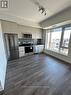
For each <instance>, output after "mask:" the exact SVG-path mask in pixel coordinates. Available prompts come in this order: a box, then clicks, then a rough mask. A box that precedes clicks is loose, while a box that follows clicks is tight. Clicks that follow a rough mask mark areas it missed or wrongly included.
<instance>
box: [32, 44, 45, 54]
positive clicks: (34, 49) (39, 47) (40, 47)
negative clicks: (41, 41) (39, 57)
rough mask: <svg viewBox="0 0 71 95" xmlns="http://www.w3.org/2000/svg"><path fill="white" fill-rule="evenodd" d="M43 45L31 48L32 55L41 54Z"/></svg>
mask: <svg viewBox="0 0 71 95" xmlns="http://www.w3.org/2000/svg"><path fill="white" fill-rule="evenodd" d="M43 49H44V45H34V46H33V51H34V53H41V52H43Z"/></svg>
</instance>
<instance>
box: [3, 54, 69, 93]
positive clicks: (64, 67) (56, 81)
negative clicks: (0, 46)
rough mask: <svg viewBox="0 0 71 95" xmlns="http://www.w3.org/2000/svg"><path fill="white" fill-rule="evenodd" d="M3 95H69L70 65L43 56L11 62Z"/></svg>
mask: <svg viewBox="0 0 71 95" xmlns="http://www.w3.org/2000/svg"><path fill="white" fill-rule="evenodd" d="M4 95H71V65H70V64H66V63H64V62H61V61H59V60H56V59H54V58H52V57H49V56H46V55H44V54H39V55H30V56H26V57H24V58H21V59H18V60H14V61H11V62H9V63H8V66H7V75H6V83H5V91H4Z"/></svg>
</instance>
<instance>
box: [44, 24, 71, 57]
mask: <svg viewBox="0 0 71 95" xmlns="http://www.w3.org/2000/svg"><path fill="white" fill-rule="evenodd" d="M66 27H71V24H68V25H64V26H60V27H56V28H62V33H61V39H60V46H59V50H58V52H59V53H61V49H68V51H69V44H70V39H71V34H70V39H69V44H68V47H65V46H62V44H63V39H64V38H63V37H64V31H65V28H66ZM56 28H52V29H56ZM52 29H50V31H49V32H47V31H46V33H50V41H49V44H50V43H51V33H52V32H54V31H52ZM47 37H48V36H47ZM45 47H46V46H45ZM48 47H50V46H48ZM48 50H52V49H50V48H48ZM52 51H55V50H52ZM68 53H69V52H68ZM61 54H64V55H68V54H65V53H61Z"/></svg>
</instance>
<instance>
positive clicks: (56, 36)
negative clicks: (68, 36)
mask: <svg viewBox="0 0 71 95" xmlns="http://www.w3.org/2000/svg"><path fill="white" fill-rule="evenodd" d="M50 31H51V32H49V33H47V35H48V36H47V37H48V39H47V43H48V44H47V48H48V49H51V50H56V51H58V50H59V46H60V39H61V34H62V28H56V29H52V30H50Z"/></svg>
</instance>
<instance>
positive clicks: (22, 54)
mask: <svg viewBox="0 0 71 95" xmlns="http://www.w3.org/2000/svg"><path fill="white" fill-rule="evenodd" d="M23 56H25V47H24V46H20V47H19V57H23Z"/></svg>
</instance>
